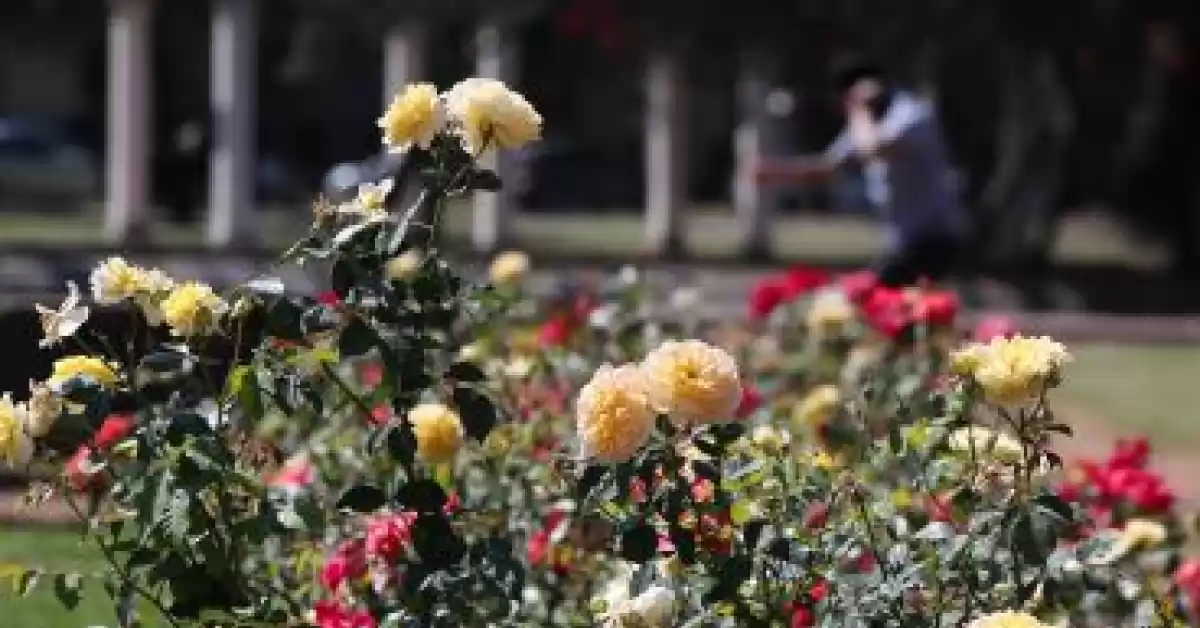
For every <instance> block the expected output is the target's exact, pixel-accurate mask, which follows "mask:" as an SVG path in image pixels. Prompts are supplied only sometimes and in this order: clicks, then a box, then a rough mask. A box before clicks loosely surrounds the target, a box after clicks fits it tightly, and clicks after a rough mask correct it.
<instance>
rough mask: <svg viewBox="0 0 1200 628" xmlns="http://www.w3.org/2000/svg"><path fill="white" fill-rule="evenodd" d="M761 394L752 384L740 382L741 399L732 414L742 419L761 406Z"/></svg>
mask: <svg viewBox="0 0 1200 628" xmlns="http://www.w3.org/2000/svg"><path fill="white" fill-rule="evenodd" d="M762 402H763V398H762V394H761V393H759V392H758V389H757V388H755V387H754V386H753V385H752V384H742V400H741V401H740V402H739V403H738V407H737V410H736V411H734V416H736V417H737V418H739V419H744V418H746V417H748V416H750V415H751V414H753V413H754V411H755V410H757V409H758V408H759V407H760V406H762Z"/></svg>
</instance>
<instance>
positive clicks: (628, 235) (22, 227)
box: [0, 203, 1164, 267]
mask: <svg viewBox="0 0 1200 628" xmlns="http://www.w3.org/2000/svg"><path fill="white" fill-rule="evenodd" d="M471 219H472V214H471V210H470V208H469V207H468V206H466V204H465V203H460V204H458V205H456V206H454V207H452V208H451V209H450V211H448V212H447V215H446V216H445V219H444V224H445V228H446V237H447V238H448V239H449V240H450V241H452V242H455V243H458V244H465V243H467V242H468V241H469V237H470V232H471ZM308 223H309V213H308V210H307V209H305V208H304V207H300V206H298V207H271V208H267V209H266V210H264V211H263V212H261V221H260V228H259V229H258V232H259V234H260V239H261V240H262V241H263V243H264V244H266V245H267V246H268V247H269V248H282V247H284V246H285V245H286V244H287V243H290V242H291V241H293V240H294V238H295V237H297V236H299V235H300V234H301V233H302V232H303V231H304V230H305V229H306V228H307V226H308ZM880 227H881V226H880V224H879V223H878V222H876V221H874V220H872V219H871V218H869V217H863V216H842V215H837V216H830V215H814V214H806V215H800V216H797V215H795V214H790V215H783V216H780V217H779V218H778V219H777V220H776V221H775V222H774V223H773V224H772V228H771V248H772V250H773V252H774V253H775V254H776V255H777V256H778V257H779V258H780V259H783V260H792V259H794V260H804V261H812V262H836V263H862V262H863V261H864V260H869V259H872V258H873V257H874V256H875V255H876V254H878V253H879V252H880V250H881V247H882V245H883V233H882V231H881V228H880ZM101 228H102V222H101V218H100V214H99V211H98V210H90V211H87V212H83V213H78V214H61V213H60V214H29V213H12V212H0V245H4V244H13V245H21V244H37V245H50V246H64V247H71V246H95V245H96V244H97V241H98V240H97V234H98V233H99V232H100V231H101ZM510 229H511V236H512V237H511V240H512V245H513V246H516V247H520V248H524V249H526V250H529V251H531V252H534V253H538V254H541V255H548V256H561V257H568V258H569V257H580V256H589V257H608V258H615V259H630V260H632V259H634V258H636V257H638V256H640V255H642V254H643V253H644V252H645V250H646V249H645V239H644V237H643V233H642V215H641V214H640V213H638V212H634V211H602V212H586V211H581V212H573V213H569V214H568V213H518V214H516V215H515V216H514V217H513V219H512V222H511V225H510ZM682 231H683V237H684V243H685V249H686V250H687V251H688V252H689V253H690V254H691V255H693V256H695V257H696V258H699V259H708V260H723V259H735V258H736V257H737V256H738V254H739V251H738V248H737V247H738V233H739V230H738V225H737V222H736V221H735V219H734V217H733V213H732V210H731V209H730V208H729V207H727V206H698V207H693V208H689V209H688V210H687V211H686V212H685V213H684V220H683V229H682ZM1058 236H1059V237H1058V239H1057V241H1056V243H1055V247H1054V253H1053V255H1054V258H1055V259H1056V260H1059V261H1063V262H1071V263H1076V264H1089V263H1120V264H1125V265H1129V266H1136V267H1147V266H1155V265H1158V264H1161V263H1162V261H1163V255H1164V253H1163V251H1162V250H1161V247H1160V246H1156V245H1153V244H1151V243H1147V242H1140V241H1136V240H1134V239H1132V238H1131V237H1130V236H1129V234H1128V230H1127V229H1124V228H1122V227H1121V226H1120V225H1119V224H1117V223H1115V222H1114V221H1112V220H1111V219H1109V218H1107V217H1105V216H1103V215H1074V216H1070V217H1068V218H1067V219H1066V220H1064V221H1063V223H1062V225H1060V228H1059V230H1058ZM150 238H151V240H152V241H153V243H155V244H157V245H159V246H163V247H168V248H169V247H172V246H193V247H194V246H198V245H200V244H201V242H202V231H201V226H200V225H199V224H192V225H175V224H169V223H166V222H162V221H160V222H158V223H156V224H155V225H154V227H153V229H151V233H150Z"/></svg>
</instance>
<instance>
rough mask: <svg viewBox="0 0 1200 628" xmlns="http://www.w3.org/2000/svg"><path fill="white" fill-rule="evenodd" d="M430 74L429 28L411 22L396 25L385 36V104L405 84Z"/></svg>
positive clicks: (385, 105)
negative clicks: (427, 58) (427, 57)
mask: <svg viewBox="0 0 1200 628" xmlns="http://www.w3.org/2000/svg"><path fill="white" fill-rule="evenodd" d="M426 78H427V77H426V76H425V29H424V28H423V27H422V26H421V25H420V24H412V23H407V22H406V23H401V24H397V25H395V26H393V27H392V28H391V30H389V31H388V33H387V36H386V37H385V38H384V40H383V106H384V107H387V106H388V105H390V104H392V99H393V98H395V96H396V94H398V93H400V90H402V89H404V86H405V85H408V84H409V83H415V82H417V81H421V80H425V79H426Z"/></svg>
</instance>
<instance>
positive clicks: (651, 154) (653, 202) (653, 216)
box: [645, 49, 687, 256]
mask: <svg viewBox="0 0 1200 628" xmlns="http://www.w3.org/2000/svg"><path fill="white" fill-rule="evenodd" d="M682 66H683V63H682V60H681V57H680V55H679V54H678V53H677V52H676V51H674V50H666V49H664V50H659V51H656V52H652V53H651V54H650V57H649V58H648V59H647V60H646V76H645V81H646V84H645V90H646V109H645V125H646V126H645V134H646V154H645V160H646V220H645V237H646V247H647V248H648V249H649V251H650V252H653V253H658V254H661V255H666V256H673V255H676V254H679V253H682V250H683V240H682V235H681V226H682V216H681V215H680V211H681V210H682V209H683V206H684V204H685V203H686V200H687V146H686V144H687V142H686V140H687V138H686V130H687V112H686V108H685V104H686V103H685V99H686V98H687V96H686V94H685V93H684V89H685V78H684V76H683V67H682Z"/></svg>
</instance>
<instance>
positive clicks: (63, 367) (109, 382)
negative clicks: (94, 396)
mask: <svg viewBox="0 0 1200 628" xmlns="http://www.w3.org/2000/svg"><path fill="white" fill-rule="evenodd" d="M76 377H82V378H85V379H90V380H92V381H93V382H95V383H97V384H99V385H101V386H103V387H105V388H111V387H113V386H115V385H116V383H117V380H118V379H119V377H118V375H117V372H116V370H115V369H114V368H113V367H112V366H111V365H109V364H108V363H107V362H105V361H104V360H101V359H100V358H93V357H91V356H86V355H69V356H66V357H63V358H59V359H57V360H55V361H54V367H53V368H52V369H51V371H50V379H48V380H46V384H47V385H48V386H52V387H54V386H61V385H63V384H65V383H66V382H68V381H70V380H72V379H74V378H76Z"/></svg>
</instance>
